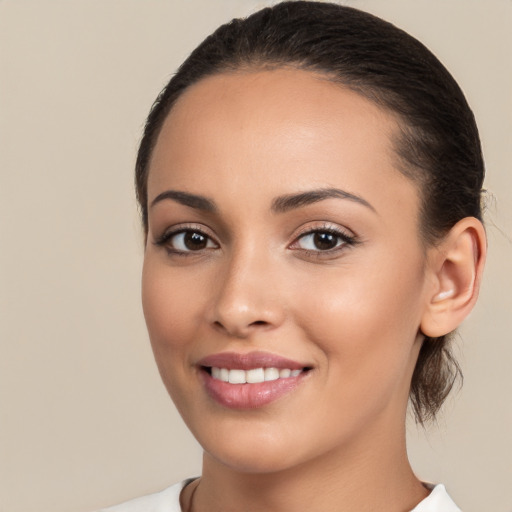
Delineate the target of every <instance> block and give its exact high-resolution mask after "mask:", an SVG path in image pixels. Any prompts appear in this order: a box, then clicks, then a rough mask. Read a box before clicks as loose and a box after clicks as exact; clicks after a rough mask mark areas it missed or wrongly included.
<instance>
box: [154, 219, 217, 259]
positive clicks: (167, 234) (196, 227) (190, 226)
mask: <svg viewBox="0 0 512 512" xmlns="http://www.w3.org/2000/svg"><path fill="white" fill-rule="evenodd" d="M187 231H192V232H194V233H200V234H201V235H203V236H205V237H207V238H208V239H210V240H211V241H212V242H213V243H214V244H215V245H216V246H217V247H219V246H220V244H219V242H218V241H217V239H216V237H215V236H214V235H212V234H211V230H210V229H209V228H207V227H206V226H204V225H203V224H195V223H181V224H176V225H173V226H171V227H168V228H167V229H165V230H164V231H163V233H162V234H161V235H159V236H157V237H154V240H153V244H155V245H158V246H165V245H166V243H167V242H168V241H169V240H170V239H171V238H172V237H173V236H176V235H178V234H180V233H186V232H187ZM178 252H179V253H182V252H183V253H184V252H186V253H188V252H194V251H176V253H178ZM197 252H199V251H197Z"/></svg>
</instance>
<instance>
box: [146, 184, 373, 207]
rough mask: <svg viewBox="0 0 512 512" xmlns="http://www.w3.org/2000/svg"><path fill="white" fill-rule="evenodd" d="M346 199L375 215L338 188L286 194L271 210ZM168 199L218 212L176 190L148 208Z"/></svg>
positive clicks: (205, 201)
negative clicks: (334, 199) (326, 200)
mask: <svg viewBox="0 0 512 512" xmlns="http://www.w3.org/2000/svg"><path fill="white" fill-rule="evenodd" d="M331 198H336V199H348V200H349V201H354V202H356V203H359V204H362V205H363V206H366V207H367V208H369V209H370V210H372V211H373V212H375V213H377V212H376V210H375V208H374V207H373V206H372V205H371V204H370V203H369V202H368V201H366V200H365V199H363V198H362V197H360V196H356V195H354V194H351V193H350V192H346V191H344V190H340V189H338V188H319V189H316V190H308V191H307V192H299V193H297V194H286V195H283V196H279V197H276V198H275V199H274V200H273V201H272V206H271V210H272V212H273V213H286V212H288V211H290V210H294V209H296V208H303V207H304V206H308V205H310V204H313V203H318V202H319V201H323V200H325V199H331ZM166 199H170V200H172V201H176V202H177V203H180V204H182V205H184V206H188V207H190V208H194V209H196V210H202V211H205V212H209V213H216V212H218V207H217V205H216V204H215V201H213V199H209V198H207V197H205V196H201V195H198V194H191V193H189V192H181V191H178V190H166V191H164V192H162V193H161V194H158V195H157V196H156V197H155V199H153V201H151V205H150V208H152V207H153V206H155V204H157V203H159V202H161V201H164V200H166Z"/></svg>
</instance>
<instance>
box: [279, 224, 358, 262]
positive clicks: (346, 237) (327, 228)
mask: <svg viewBox="0 0 512 512" xmlns="http://www.w3.org/2000/svg"><path fill="white" fill-rule="evenodd" d="M315 233H330V234H333V235H334V236H337V237H339V239H340V240H341V242H342V243H341V244H339V245H337V246H335V247H333V248H332V249H326V250H321V249H318V250H311V249H303V248H300V247H293V246H294V245H297V243H298V242H299V240H300V239H302V238H304V237H306V236H308V235H312V234H315ZM359 242H360V240H359V238H358V237H357V235H355V234H354V233H353V232H352V231H350V230H348V229H347V228H344V227H342V226H340V225H338V224H333V223H330V222H323V223H322V224H320V225H313V226H311V225H308V226H306V227H304V228H302V229H301V230H300V231H299V232H298V233H297V234H295V236H294V238H293V242H292V243H291V244H290V245H289V246H288V247H289V248H291V249H292V250H296V251H301V252H303V253H308V254H312V255H314V256H315V257H322V256H325V257H328V256H329V255H330V256H332V255H334V254H335V253H337V252H339V251H342V250H344V249H346V248H347V247H351V246H354V245H356V244H358V243H359Z"/></svg>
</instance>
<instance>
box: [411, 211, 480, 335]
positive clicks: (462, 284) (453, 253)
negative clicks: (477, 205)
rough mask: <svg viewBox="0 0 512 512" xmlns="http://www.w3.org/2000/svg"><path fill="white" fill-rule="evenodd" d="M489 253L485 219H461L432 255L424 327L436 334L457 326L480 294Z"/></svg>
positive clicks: (429, 333)
mask: <svg viewBox="0 0 512 512" xmlns="http://www.w3.org/2000/svg"><path fill="white" fill-rule="evenodd" d="M485 254H486V237H485V230H484V228H483V225H482V223H481V222H480V221H479V220H478V219H476V218H474V217H466V218H464V219H462V220H461V221H459V222H458V223H457V224H455V226H453V228H452V229H451V230H450V231H449V232H448V234H447V235H446V236H445V237H444V239H443V241H442V242H441V244H440V245H439V246H438V247H436V248H434V249H432V252H431V254H430V255H429V261H428V272H429V277H430V279H429V282H430V283H431V286H430V287H429V290H428V292H427V303H426V308H425V311H424V314H423V317H422V321H421V326H420V329H421V331H422V332H423V334H425V335H426V336H429V337H431V338H436V337H439V336H444V335H445V334H448V333H449V332H451V331H453V330H455V329H456V328H457V327H458V326H459V325H460V324H461V323H462V321H463V320H464V319H465V318H466V317H467V316H468V314H469V313H470V311H471V310H472V309H473V306H474V305H475V302H476V299H477V297H478V291H479V286H480V280H481V277H482V272H483V266H484V262H485Z"/></svg>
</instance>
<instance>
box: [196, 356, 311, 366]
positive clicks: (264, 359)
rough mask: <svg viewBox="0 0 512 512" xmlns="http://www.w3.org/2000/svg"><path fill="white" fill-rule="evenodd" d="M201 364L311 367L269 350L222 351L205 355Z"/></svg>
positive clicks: (199, 362) (200, 361) (199, 363)
mask: <svg viewBox="0 0 512 512" xmlns="http://www.w3.org/2000/svg"><path fill="white" fill-rule="evenodd" d="M197 364H198V365H199V366H206V367H209V368H211V367H215V368H227V369H239V370H252V369H253V368H279V369H284V368H289V369H290V370H302V369H303V368H306V367H310V366H309V365H307V364H302V363H299V362H297V361H293V360H291V359H288V358H286V357H281V356H278V355H275V354H271V353H269V352H249V353H248V354H240V353H237V352H221V353H218V354H211V355H209V356H206V357H203V358H202V359H201V360H199V361H198V363H197Z"/></svg>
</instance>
